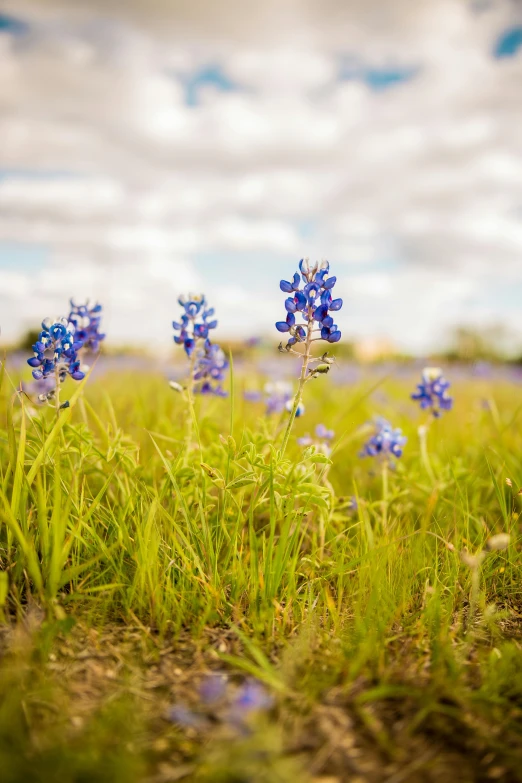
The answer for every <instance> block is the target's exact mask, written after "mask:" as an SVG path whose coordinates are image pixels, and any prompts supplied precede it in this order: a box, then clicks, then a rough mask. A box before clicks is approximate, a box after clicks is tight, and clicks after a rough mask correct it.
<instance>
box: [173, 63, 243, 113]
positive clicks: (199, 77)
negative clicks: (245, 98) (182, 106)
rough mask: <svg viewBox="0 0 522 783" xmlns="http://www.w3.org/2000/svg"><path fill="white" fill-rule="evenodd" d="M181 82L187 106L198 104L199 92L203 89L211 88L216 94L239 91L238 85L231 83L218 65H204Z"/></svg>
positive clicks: (184, 77)
mask: <svg viewBox="0 0 522 783" xmlns="http://www.w3.org/2000/svg"><path fill="white" fill-rule="evenodd" d="M182 82H183V84H184V86H185V103H186V105H187V106H197V105H198V104H199V102H200V100H199V91H200V90H201V88H204V87H212V88H213V89H214V90H216V91H217V92H233V91H234V90H238V89H239V85H238V84H236V83H235V82H234V81H232V79H230V78H229V77H228V76H227V75H226V73H225V72H224V71H223V70H222V69H221V67H220V66H219V65H215V64H209V65H204V66H202V67H201V68H198V69H197V70H195V71H194V72H193V73H191V74H188V75H185V76H183V77H182Z"/></svg>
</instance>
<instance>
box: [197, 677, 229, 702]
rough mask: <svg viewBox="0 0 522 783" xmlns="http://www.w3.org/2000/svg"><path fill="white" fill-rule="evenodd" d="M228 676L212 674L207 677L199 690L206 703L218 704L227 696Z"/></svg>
mask: <svg viewBox="0 0 522 783" xmlns="http://www.w3.org/2000/svg"><path fill="white" fill-rule="evenodd" d="M227 684H228V682H227V678H226V677H225V676H224V675H222V674H211V675H209V676H208V677H205V679H204V680H203V682H202V683H201V684H200V686H199V688H198V691H199V695H200V698H201V700H202V702H203V703H204V704H216V703H217V702H220V701H221V700H222V699H224V698H225V696H226V693H227Z"/></svg>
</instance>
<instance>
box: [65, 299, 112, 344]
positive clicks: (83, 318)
mask: <svg viewBox="0 0 522 783" xmlns="http://www.w3.org/2000/svg"><path fill="white" fill-rule="evenodd" d="M101 312H102V306H101V304H98V303H97V304H95V305H92V307H91V306H90V304H89V302H87V303H86V304H84V305H77V304H75V303H74V301H73V300H72V299H71V312H70V313H69V323H71V324H73V325H74V339H75V341H76V342H81V343H82V348H83V349H84V350H86V351H91V352H92V353H97V352H98V351H99V349H100V343H101V342H102V341H103V340H105V334H103V333H102V332H101V331H100V326H101Z"/></svg>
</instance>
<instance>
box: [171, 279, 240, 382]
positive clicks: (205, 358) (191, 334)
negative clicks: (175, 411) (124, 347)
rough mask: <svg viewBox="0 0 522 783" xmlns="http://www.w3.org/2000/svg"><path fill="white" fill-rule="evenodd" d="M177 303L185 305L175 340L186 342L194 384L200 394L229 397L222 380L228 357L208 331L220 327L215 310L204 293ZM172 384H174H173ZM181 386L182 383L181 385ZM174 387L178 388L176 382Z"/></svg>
mask: <svg viewBox="0 0 522 783" xmlns="http://www.w3.org/2000/svg"><path fill="white" fill-rule="evenodd" d="M178 303H179V304H180V305H181V307H182V308H183V311H182V315H181V318H180V320H179V321H173V322H172V326H173V329H174V332H179V334H175V335H174V342H175V343H176V344H177V345H183V348H184V349H185V353H186V354H187V356H188V357H191V359H192V362H191V368H192V371H193V375H192V379H191V387H192V388H193V391H194V392H195V393H197V394H213V395H216V396H218V397H226V396H227V393H226V391H225V390H224V389H223V386H222V381H223V380H224V379H225V376H226V371H227V370H228V364H229V363H228V360H227V358H226V356H225V353H224V351H223V350H222V348H221V347H220V346H219V345H217V343H212V342H211V341H210V337H209V334H210V332H211V331H212V329H215V328H216V327H217V324H218V322H217V321H216V319H215V318H214V310H213V309H212V308H209V307H208V306H207V302H206V299H205V297H204V295H203V294H200V295H195V294H189V296H188V297H185V296H180V297H179V299H178ZM171 386H172V384H171ZM178 386H179V384H178ZM172 388H175V389H176V390H182V389H183V387H181V388H180V389H177V387H176V386H175V385H174V386H172Z"/></svg>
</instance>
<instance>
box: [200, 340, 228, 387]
mask: <svg viewBox="0 0 522 783" xmlns="http://www.w3.org/2000/svg"><path fill="white" fill-rule="evenodd" d="M228 364H229V363H228V360H227V358H226V356H225V353H224V351H223V350H222V348H221V347H220V346H219V345H218V344H217V343H214V344H213V343H210V341H209V340H205V344H204V346H203V348H202V349H201V351H198V353H197V355H196V364H195V367H194V380H195V381H196V382H199V383H198V385H197V386H196V387H195V391H196V392H199V393H200V394H215V395H217V396H218V397H226V396H227V393H226V391H225V390H224V389H223V386H222V385H221V384H222V381H224V380H225V375H226V371H227V370H228Z"/></svg>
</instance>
